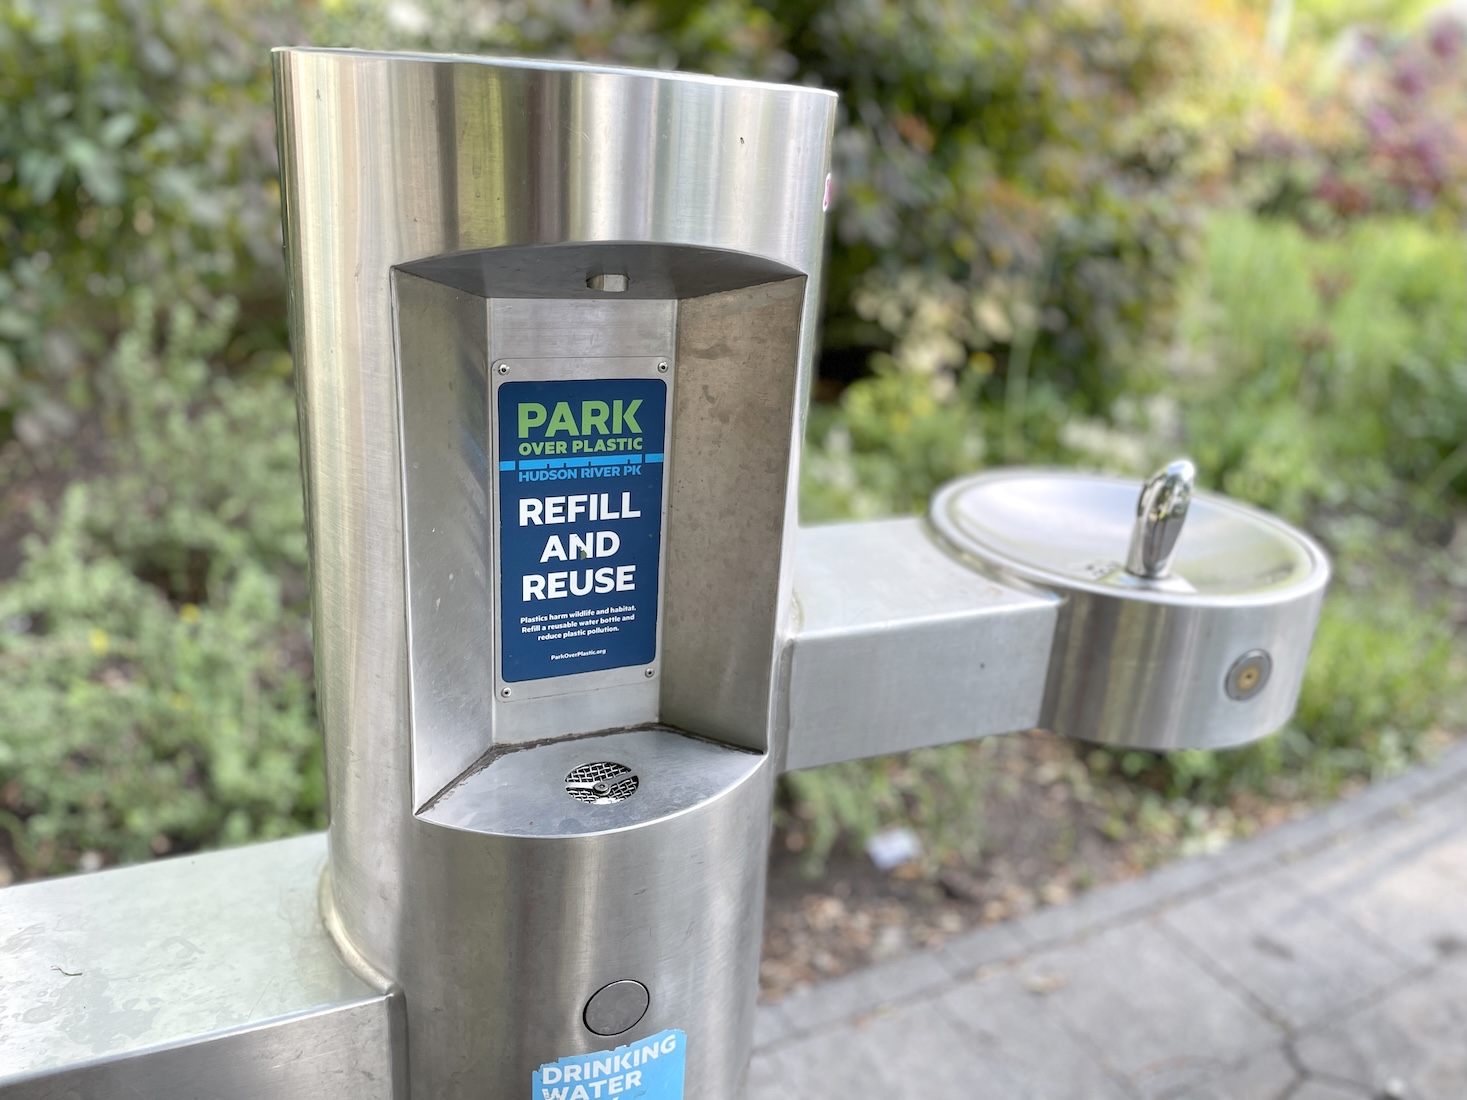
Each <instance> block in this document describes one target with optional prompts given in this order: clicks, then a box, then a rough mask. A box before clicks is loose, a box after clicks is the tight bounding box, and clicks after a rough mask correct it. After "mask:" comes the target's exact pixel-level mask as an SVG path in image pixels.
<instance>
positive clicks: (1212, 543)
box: [931, 470, 1329, 750]
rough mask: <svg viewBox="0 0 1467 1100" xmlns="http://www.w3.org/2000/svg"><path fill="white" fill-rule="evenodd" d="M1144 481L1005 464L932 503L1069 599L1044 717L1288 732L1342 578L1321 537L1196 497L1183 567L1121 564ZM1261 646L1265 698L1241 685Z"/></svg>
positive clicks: (985, 554)
mask: <svg viewBox="0 0 1467 1100" xmlns="http://www.w3.org/2000/svg"><path fill="white" fill-rule="evenodd" d="M1135 500H1136V486H1135V484H1134V483H1133V482H1129V481H1124V480H1122V479H1118V478H1106V477H1099V476H1094V475H1086V474H1076V473H1073V472H1067V471H1045V470H998V471H993V472H990V473H985V474H980V475H977V476H976V477H972V478H964V479H961V480H959V481H956V482H953V483H951V484H949V485H948V486H946V487H944V488H943V489H942V490H941V491H940V492H939V493H938V494H937V496H936V497H934V498H933V502H932V511H931V519H932V522H933V524H934V526H935V527H936V529H937V530H938V531H939V532H940V533H941V534H942V536H943V538H944V539H945V540H946V541H947V542H948V543H949V545H951V546H952V547H954V548H955V550H956V551H957V552H958V553H959V554H961V555H962V556H963V557H965V558H966V559H967V560H969V561H971V562H973V563H974V564H975V566H977V567H978V568H980V569H984V570H987V571H989V572H991V573H992V574H993V575H995V576H997V577H1007V578H1010V579H1012V580H1014V581H1015V582H1017V583H1021V584H1034V585H1042V586H1044V587H1047V588H1050V589H1052V590H1054V591H1056V592H1059V593H1061V594H1062V595H1063V596H1064V597H1065V600H1064V604H1063V607H1062V610H1061V612H1060V615H1059V621H1058V624H1057V626H1056V630H1055V639H1054V647H1053V650H1052V652H1051V656H1050V665H1049V675H1048V681H1047V685H1046V688H1045V698H1044V710H1043V715H1042V717H1041V724H1042V725H1044V726H1045V727H1047V728H1049V729H1051V730H1053V731H1054V732H1056V733H1061V734H1064V735H1065V736H1067V737H1075V738H1079V739H1081V740H1085V741H1098V742H1102V743H1105V744H1114V745H1125V746H1130V747H1135V748H1145V749H1154V750H1172V749H1182V748H1224V747H1227V746H1230V745H1239V744H1244V743H1246V742H1248V741H1253V740H1256V739H1257V738H1260V737H1264V736H1266V735H1267V734H1270V733H1272V732H1274V731H1275V730H1277V729H1278V728H1279V727H1281V726H1282V725H1283V724H1284V723H1285V722H1287V721H1288V719H1289V717H1290V715H1292V714H1293V712H1294V708H1295V706H1296V705H1297V704H1298V699H1299V689H1300V686H1301V684H1302V683H1303V679H1304V666H1305V662H1306V660H1307V659H1308V656H1309V648H1310V645H1311V643H1312V641H1313V638H1314V629H1315V626H1316V625H1317V623H1318V621H1319V610H1320V606H1321V604H1322V602H1323V600H1324V590H1325V586H1326V585H1327V584H1328V582H1329V562H1328V560H1327V559H1326V557H1325V555H1324V551H1322V550H1321V549H1320V548H1319V546H1318V545H1316V544H1315V542H1314V541H1313V540H1312V539H1310V538H1309V537H1308V536H1307V535H1305V534H1303V533H1302V532H1300V531H1297V530H1295V529H1294V528H1292V527H1290V526H1289V525H1288V524H1286V523H1284V522H1283V521H1282V520H1279V519H1277V518H1275V517H1273V516H1270V515H1267V514H1265V513H1263V512H1260V511H1257V510H1256V509H1253V508H1249V507H1247V506H1246V505H1242V504H1239V503H1237V502H1236V501H1231V500H1227V499H1225V498H1223V497H1218V496H1214V495H1211V494H1206V493H1197V494H1196V495H1194V496H1193V497H1192V499H1191V502H1190V503H1189V505H1188V509H1187V525H1186V529H1185V530H1184V531H1183V532H1182V535H1181V537H1180V538H1179V539H1178V541H1177V544H1176V547H1175V550H1174V556H1173V560H1172V567H1171V575H1170V576H1169V577H1167V578H1165V579H1159V580H1147V579H1144V578H1140V577H1136V576H1134V575H1133V574H1131V573H1129V572H1127V571H1126V569H1125V567H1124V565H1123V564H1122V563H1123V562H1124V560H1125V557H1126V553H1127V549H1128V547H1129V544H1130V539H1131V533H1132V527H1133V521H1134V516H1135ZM1254 650H1258V651H1261V652H1263V653H1266V654H1267V655H1268V658H1269V661H1270V666H1271V672H1270V675H1269V677H1268V680H1267V682H1266V683H1265V684H1264V685H1262V687H1261V688H1260V689H1259V690H1258V691H1257V692H1256V693H1254V694H1252V695H1249V696H1247V697H1246V698H1236V697H1234V694H1230V693H1229V691H1228V690H1227V681H1228V675H1229V670H1230V669H1231V668H1233V666H1234V665H1235V664H1236V663H1237V662H1238V660H1239V659H1240V658H1241V657H1243V656H1244V655H1245V654H1248V653H1250V652H1252V651H1254Z"/></svg>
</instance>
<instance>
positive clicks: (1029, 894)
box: [759, 730, 1353, 1001]
mask: <svg viewBox="0 0 1467 1100" xmlns="http://www.w3.org/2000/svg"><path fill="white" fill-rule="evenodd" d="M984 751H985V755H986V765H987V766H986V767H985V769H984V778H983V783H984V790H983V798H982V807H983V808H982V820H981V823H978V824H977V825H976V826H975V827H976V828H977V829H978V832H979V835H980V836H981V852H980V854H979V856H978V857H977V859H976V860H969V861H967V862H964V861H962V860H960V859H958V858H956V857H954V856H952V855H949V856H947V857H946V858H943V859H938V858H932V857H927V858H919V859H916V860H914V861H912V862H910V863H907V864H904V865H902V866H899V867H897V868H895V869H894V870H892V871H889V872H885V873H883V872H881V871H879V870H877V869H876V867H875V865H874V864H873V863H872V861H871V860H870V858H869V857H868V856H867V855H866V854H865V853H864V852H863V851H855V850H852V849H851V848H850V847H849V846H838V847H837V848H836V850H835V851H834V852H833V853H832V854H831V856H830V858H829V860H828V861H827V863H826V866H825V868H824V869H823V871H822V872H821V873H820V874H819V876H818V877H813V878H812V877H811V876H810V874H809V872H808V869H807V867H806V866H805V864H804V862H803V859H802V853H801V852H800V851H792V850H791V848H794V849H801V848H802V847H803V838H802V837H801V836H800V835H799V827H798V824H796V825H794V826H793V827H792V828H789V827H787V828H782V829H776V831H775V836H774V843H773V846H772V848H771V852H770V863H769V900H768V907H767V910H766V913H765V919H764V954H763V961H762V962H761V964H760V975H759V976H760V986H761V991H760V992H761V998H762V999H763V1000H765V1001H776V1000H779V999H780V998H782V997H784V996H786V995H787V994H789V993H792V992H795V991H797V990H799V989H801V988H803V987H804V986H807V985H810V984H812V983H814V982H817V981H821V980H824V979H827V978H832V977H836V976H837V975H840V974H844V973H847V972H848V971H851V970H856V969H859V968H860V967H863V966H867V965H869V964H871V963H875V962H880V961H883V960H886V959H890V958H895V957H897V956H899V955H902V954H905V953H906V952H908V951H911V950H914V949H917V948H931V947H937V946H940V945H941V944H942V943H943V942H944V941H945V940H947V939H950V938H951V937H953V936H955V935H957V934H958V933H960V932H963V931H965V930H967V929H970V928H974V927H978V926H980V925H986V924H995V923H998V922H1000V921H1004V920H1008V919H1010V918H1012V917H1018V916H1022V915H1023V914H1025V913H1028V912H1030V911H1031V910H1033V909H1035V908H1036V907H1039V906H1045V905H1062V904H1064V903H1065V902H1066V901H1068V900H1070V899H1071V898H1072V897H1074V896H1075V895H1076V894H1077V893H1080V892H1082V891H1084V890H1089V889H1094V888H1095V887H1098V886H1102V885H1105V884H1107V883H1111V882H1117V881H1119V880H1122V879H1126V878H1131V877H1134V876H1136V875H1139V874H1143V873H1145V872H1146V871H1147V870H1150V869H1152V868H1153V867H1155V866H1158V865H1159V864H1161V863H1163V862H1166V861H1167V860H1169V859H1175V858H1179V857H1182V856H1186V855H1190V854H1194V853H1196V852H1200V851H1206V850H1208V849H1209V848H1211V847H1218V846H1221V845H1223V844H1225V843H1227V842H1228V841H1229V839H1230V838H1231V837H1232V836H1236V835H1239V834H1250V833H1253V832H1256V831H1259V830H1262V829H1266V828H1268V827H1270V826H1272V825H1276V824H1279V823H1281V822H1283V821H1286V820H1289V819H1291V818H1293V817H1296V816H1298V815H1300V814H1302V813H1306V812H1307V811H1308V810H1309V809H1310V805H1309V804H1308V803H1306V802H1303V801H1292V800H1289V799H1286V798H1285V799H1281V798H1273V799H1264V798H1261V797H1259V798H1257V799H1256V800H1254V799H1251V798H1249V799H1247V800H1246V801H1245V802H1242V803H1235V804H1234V805H1233V806H1232V807H1227V808H1221V809H1218V810H1212V811H1197V810H1193V811H1192V812H1193V813H1194V814H1196V813H1199V812H1201V813H1205V814H1207V815H1208V816H1207V818H1205V819H1203V820H1200V821H1196V822H1194V823H1193V828H1192V829H1191V830H1189V832H1190V835H1188V836H1178V835H1172V836H1166V835H1161V836H1157V835H1147V831H1146V830H1145V829H1144V828H1142V827H1138V826H1137V825H1136V824H1135V822H1134V821H1132V822H1126V823H1124V827H1123V828H1117V821H1116V815H1117V814H1118V813H1120V814H1122V815H1126V814H1128V811H1127V809H1126V807H1125V806H1121V807H1119V808H1118V806H1117V801H1116V799H1115V798H1114V797H1112V796H1114V795H1116V794H1117V793H1118V792H1119V790H1120V788H1121V787H1122V786H1124V785H1125V781H1123V780H1121V779H1120V778H1119V777H1115V779H1114V781H1113V782H1111V783H1107V782H1106V781H1105V780H1103V779H1102V780H1101V781H1099V782H1097V780H1096V778H1095V777H1094V776H1093V775H1092V774H1091V773H1090V770H1089V769H1088V768H1086V766H1085V764H1084V763H1083V760H1082V754H1083V753H1085V752H1086V751H1087V750H1086V749H1085V747H1084V746H1078V747H1077V746H1075V745H1074V744H1073V743H1071V742H1069V741H1066V740H1065V739H1063V738H1060V737H1057V736H1055V735H1053V734H1049V733H1045V732H1042V731H1038V730H1036V731H1033V732H1030V733H1027V734H1021V735H1013V736H1009V737H1001V738H995V739H993V740H991V741H989V742H986V743H985V745H984ZM1351 789H1353V788H1350V789H1347V790H1345V791H1342V792H1341V793H1342V794H1348V793H1350V790H1351ZM1134 793H1135V792H1134V789H1132V790H1131V794H1134ZM1130 812H1134V803H1133V804H1132V805H1131V809H1130ZM1117 834H1119V835H1118V836H1117Z"/></svg>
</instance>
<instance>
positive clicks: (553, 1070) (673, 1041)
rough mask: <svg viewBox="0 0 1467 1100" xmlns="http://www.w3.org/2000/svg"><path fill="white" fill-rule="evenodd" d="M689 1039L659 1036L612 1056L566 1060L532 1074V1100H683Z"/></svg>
mask: <svg viewBox="0 0 1467 1100" xmlns="http://www.w3.org/2000/svg"><path fill="white" fill-rule="evenodd" d="M687 1047H688V1037H687V1036H686V1035H685V1034H683V1032H682V1031H680V1030H677V1029H674V1030H671V1031H659V1032H658V1033H657V1034H656V1035H649V1036H648V1037H647V1038H645V1039H638V1040H637V1041H636V1042H635V1043H628V1044H627V1045H626V1046H622V1047H617V1048H616V1049H615V1050H597V1051H592V1052H591V1053H590V1054H570V1055H567V1056H566V1057H564V1058H562V1059H560V1061H558V1062H547V1063H545V1065H543V1066H541V1067H540V1068H539V1069H537V1070H536V1071H535V1074H534V1078H533V1081H532V1085H531V1093H530V1095H531V1100H611V1098H612V1097H615V1098H616V1100H683V1075H684V1073H685V1072H686V1069H687Z"/></svg>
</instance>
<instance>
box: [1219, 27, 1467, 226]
mask: <svg viewBox="0 0 1467 1100" xmlns="http://www.w3.org/2000/svg"><path fill="white" fill-rule="evenodd" d="M1318 53H1319V51H1318V49H1317V48H1316V49H1313V50H1306V51H1304V57H1303V59H1301V61H1300V62H1299V63H1298V64H1299V66H1300V67H1301V68H1302V69H1303V70H1304V71H1305V72H1306V73H1307V74H1308V84H1309V85H1312V86H1313V87H1312V90H1306V91H1304V92H1303V93H1302V94H1300V95H1299V96H1298V97H1297V99H1298V102H1297V103H1296V105H1295V108H1294V117H1293V118H1292V119H1291V120H1290V122H1289V123H1288V124H1287V125H1284V126H1281V127H1271V128H1266V129H1265V130H1263V131H1262V132H1261V133H1260V134H1259V135H1258V137H1257V138H1256V140H1255V141H1254V142H1250V143H1248V144H1245V145H1244V146H1243V147H1242V148H1241V149H1240V150H1239V153H1240V162H1241V171H1240V176H1241V177H1242V179H1243V181H1244V183H1245V190H1247V191H1248V192H1249V193H1250V195H1251V201H1252V203H1253V205H1254V207H1255V209H1257V210H1259V211H1261V212H1264V213H1268V214H1271V215H1274V216H1284V217H1288V218H1290V219H1293V220H1297V221H1300V222H1302V223H1305V224H1308V225H1311V226H1313V227H1315V228H1326V229H1327V228H1329V227H1332V226H1336V225H1338V224H1340V223H1342V222H1348V221H1350V220H1352V219H1355V218H1360V217H1380V216H1382V215H1391V214H1394V215H1403V214H1405V215H1411V216H1414V217H1425V218H1427V219H1429V220H1431V221H1433V222H1435V223H1436V224H1437V225H1438V226H1439V227H1440V228H1442V229H1452V228H1453V227H1459V226H1460V224H1461V222H1462V218H1463V215H1464V214H1467V109H1464V107H1463V104H1464V102H1467V66H1464V64H1463V62H1464V60H1467V24H1464V23H1463V22H1462V21H1461V19H1460V18H1459V17H1456V16H1453V15H1451V14H1449V13H1445V12H1443V13H1441V14H1439V15H1437V16H1435V17H1433V18H1431V19H1428V20H1426V21H1425V22H1423V23H1422V24H1421V25H1420V26H1418V27H1417V28H1416V29H1414V30H1411V31H1395V32H1387V31H1384V30H1382V29H1379V28H1376V27H1370V26H1354V27H1350V28H1347V29H1345V30H1343V31H1342V32H1341V33H1340V34H1339V35H1338V36H1337V38H1336V41H1335V42H1334V44H1333V45H1332V47H1331V48H1330V50H1329V51H1328V53H1327V54H1325V56H1323V57H1320V56H1318ZM1301 83H1302V82H1301Z"/></svg>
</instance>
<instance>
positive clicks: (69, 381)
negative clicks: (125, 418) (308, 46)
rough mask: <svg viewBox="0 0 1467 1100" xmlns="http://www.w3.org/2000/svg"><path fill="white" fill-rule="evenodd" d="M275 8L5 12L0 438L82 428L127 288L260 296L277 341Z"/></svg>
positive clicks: (81, 2) (133, 5) (183, 1)
mask: <svg viewBox="0 0 1467 1100" xmlns="http://www.w3.org/2000/svg"><path fill="white" fill-rule="evenodd" d="M273 9H274V5H273V4H267V3H262V2H258V0H257V2H254V3H246V4H243V5H241V4H237V3H230V2H226V0H11V2H10V3H7V4H6V5H5V6H4V8H3V9H0V104H4V108H3V109H0V442H3V440H4V439H5V438H7V437H8V435H9V429H12V428H13V430H15V431H17V432H18V433H19V434H20V435H21V437H22V438H23V439H25V440H26V441H27V442H29V443H31V444H32V445H39V444H40V443H42V442H44V441H45V440H47V439H48V438H54V437H55V436H57V435H65V434H67V433H69V432H70V431H71V430H72V428H73V426H74V424H75V422H76V410H77V409H79V408H85V407H86V406H88V405H89V404H90V403H91V400H92V398H93V396H94V395H93V392H92V388H91V378H90V368H91V366H92V365H93V364H94V363H97V362H99V361H100V360H101V358H102V357H103V355H104V353H105V350H106V348H107V347H108V346H109V344H110V341H111V338H112V336H113V335H115V333H116V331H117V327H118V324H119V317H120V313H121V310H122V306H123V303H124V301H125V298H126V296H127V294H128V293H129V291H130V289H131V288H134V287H138V286H148V287H151V288H153V289H154V290H155V291H157V292H158V293H159V294H160V295H162V296H165V297H168V298H173V297H179V296H183V297H188V298H191V299H192V300H194V301H195V302H196V303H202V302H204V301H205V300H206V299H207V296H208V294H209V293H210V292H218V291H220V290H222V289H225V288H227V289H228V290H230V291H231V292H232V293H233V294H234V295H235V296H237V297H240V298H246V299H249V298H254V297H261V298H263V299H264V302H263V304H262V305H261V307H260V308H259V314H260V316H261V317H262V318H263V319H264V321H263V323H264V324H265V325H266V327H267V328H270V329H273V330H274V331H275V332H276V333H277V336H276V342H277V344H278V343H280V342H281V341H280V337H279V334H282V333H283V325H282V323H281V318H282V317H283V314H284V304H283V295H282V293H281V282H280V267H281V262H280V230H279V224H280V212H279V200H278V187H277V185H276V183H275V152H274V128H273V126H272V124H271V116H270V106H269V104H270V94H271V91H270V89H271V82H270V70H269V56H268V46H269V45H270V44H274V43H275V42H278V41H282V40H288V39H289V38H290V37H291V35H290V33H289V31H288V29H287V27H288V25H287V23H286V22H285V21H284V20H283V19H282V18H280V17H279V16H277V15H275V14H274V10H273ZM12 418H15V422H14V424H13V425H12V423H11V421H12Z"/></svg>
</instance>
